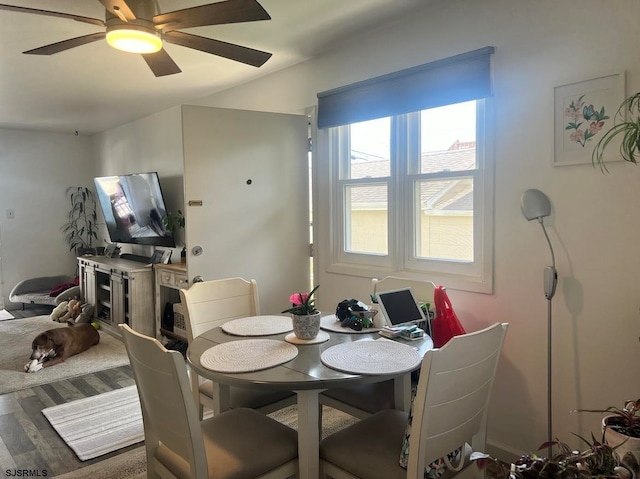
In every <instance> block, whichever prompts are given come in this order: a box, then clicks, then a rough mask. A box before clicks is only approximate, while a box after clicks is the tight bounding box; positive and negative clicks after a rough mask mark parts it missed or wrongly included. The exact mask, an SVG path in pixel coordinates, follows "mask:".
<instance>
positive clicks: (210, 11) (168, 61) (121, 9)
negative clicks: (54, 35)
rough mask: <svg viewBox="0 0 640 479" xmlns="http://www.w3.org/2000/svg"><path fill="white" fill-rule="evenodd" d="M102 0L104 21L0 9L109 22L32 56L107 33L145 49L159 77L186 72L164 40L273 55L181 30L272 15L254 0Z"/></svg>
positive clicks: (245, 57) (240, 56)
mask: <svg viewBox="0 0 640 479" xmlns="http://www.w3.org/2000/svg"><path fill="white" fill-rule="evenodd" d="M98 1H99V2H100V3H101V4H102V5H104V7H105V20H100V19H98V18H91V17H83V16H79V15H73V14H70V13H62V12H52V11H49V10H39V9H36V8H27V7H18V6H14V5H4V4H0V10H9V11H14V12H22V13H33V14H36V15H47V16H51V17H60V18H68V19H70V20H75V21H78V22H83V23H90V24H93V25H98V26H101V27H105V31H103V32H97V33H91V34H89V35H84V36H81V37H76V38H70V39H69V40H63V41H61V42H57V43H52V44H50V45H45V46H43V47H39V48H35V49H33V50H28V51H26V52H23V53H26V54H29V55H53V54H54V53H60V52H62V51H65V50H69V49H70V48H75V47H79V46H81V45H86V44H87V43H92V42H95V41H98V40H102V39H103V38H106V39H107V42H108V43H109V45H111V46H112V47H114V48H117V49H119V50H123V51H127V52H132V53H140V54H142V56H143V58H144V59H145V61H146V62H147V65H149V68H150V69H151V71H152V72H153V74H154V75H155V76H157V77H160V76H165V75H173V74H175V73H180V72H181V71H182V70H180V68H179V67H178V65H177V64H176V63H175V62H174V61H173V59H172V58H171V57H170V56H169V54H168V53H167V52H166V50H165V49H164V48H163V47H162V44H163V42H168V43H173V44H175V45H180V46H183V47H187V48H193V49H195V50H200V51H202V52H206V53H210V54H212V55H218V56H221V57H225V58H228V59H230V60H235V61H237V62H241V63H246V64H248V65H252V66H255V67H259V66H261V65H263V64H264V63H265V62H266V61H267V60H268V59H269V58H271V53H267V52H263V51H260V50H254V49H253V48H247V47H243V46H241V45H236V44H233V43H227V42H223V41H220V40H214V39H212V38H206V37H201V36H198V35H191V34H189V33H184V32H181V31H178V30H179V29H182V28H190V27H201V26H207V25H220V24H225V23H242V22H254V21H258V20H270V19H271V17H270V16H269V14H268V13H267V12H266V10H265V9H264V8H262V5H260V4H259V3H258V2H257V1H256V0H225V1H220V2H217V3H210V4H207V5H200V6H196V7H191V8H185V9H182V10H176V11H173V12H165V13H162V12H161V11H160V7H159V5H158V2H157V0H98Z"/></svg>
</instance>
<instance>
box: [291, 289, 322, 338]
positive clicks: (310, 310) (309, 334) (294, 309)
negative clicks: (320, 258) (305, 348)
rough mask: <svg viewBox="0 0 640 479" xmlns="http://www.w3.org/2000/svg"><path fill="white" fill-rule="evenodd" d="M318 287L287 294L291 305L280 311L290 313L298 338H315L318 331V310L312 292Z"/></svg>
mask: <svg viewBox="0 0 640 479" xmlns="http://www.w3.org/2000/svg"><path fill="white" fill-rule="evenodd" d="M319 287H320V285H318V286H316V287H315V288H313V289H312V290H311V292H310V293H294V294H292V295H291V296H289V302H290V303H291V307H290V308H288V309H285V310H284V311H282V312H283V313H289V314H291V321H292V324H293V332H294V334H295V335H296V337H297V338H298V339H302V340H311V339H315V337H316V336H318V332H320V311H318V310H317V309H316V306H315V298H314V297H313V293H315V292H316V290H317V289H318V288H319Z"/></svg>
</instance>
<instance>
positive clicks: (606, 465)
mask: <svg viewBox="0 0 640 479" xmlns="http://www.w3.org/2000/svg"><path fill="white" fill-rule="evenodd" d="M575 436H576V437H578V438H579V439H580V440H581V441H582V442H584V443H585V444H586V445H587V447H586V448H585V449H584V450H582V451H578V450H574V449H572V448H571V447H569V445H568V444H565V443H564V442H562V441H559V440H555V441H550V442H545V443H544V444H542V445H541V446H540V449H539V450H543V449H548V448H550V447H556V448H557V450H558V452H557V453H555V454H554V455H553V456H551V457H544V456H538V455H537V454H535V453H532V454H524V455H522V456H520V457H519V458H518V459H516V460H515V461H514V462H512V463H511V464H506V463H504V462H502V461H499V460H497V459H495V458H493V457H491V456H489V455H487V454H480V453H473V454H472V456H471V459H472V460H475V461H477V463H478V468H480V469H484V470H485V471H486V473H487V474H486V477H488V478H489V477H490V478H492V479H542V478H546V479H577V478H580V479H595V478H599V479H637V478H638V474H640V471H639V466H638V462H637V461H635V459H634V458H628V459H629V460H628V461H626V462H625V461H622V462H621V461H620V457H619V455H618V453H617V451H616V447H614V446H612V445H610V444H608V443H607V442H606V440H604V439H603V440H602V441H598V440H596V439H595V437H593V435H592V436H591V439H592V440H591V441H587V440H586V439H584V438H582V437H581V436H578V435H577V434H575Z"/></svg>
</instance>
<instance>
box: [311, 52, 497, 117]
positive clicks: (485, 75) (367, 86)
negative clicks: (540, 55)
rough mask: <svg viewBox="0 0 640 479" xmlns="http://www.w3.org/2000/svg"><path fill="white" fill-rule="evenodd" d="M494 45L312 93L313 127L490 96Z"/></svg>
mask: <svg viewBox="0 0 640 479" xmlns="http://www.w3.org/2000/svg"><path fill="white" fill-rule="evenodd" d="M493 52H494V47H485V48H481V49H479V50H474V51H472V52H467V53H462V54H460V55H456V56H453V57H449V58H443V59H442V60H437V61H434V62H430V63H425V64H424V65H418V66H415V67H412V68H408V69H406V70H401V71H398V72H394V73H389V74H386V75H382V76H379V77H376V78H371V79H369V80H364V81H361V82H357V83H352V84H351V85H346V86H343V87H340V88H336V89H333V90H329V91H325V92H321V93H318V127H319V128H329V127H333V126H340V125H347V124H349V123H357V122H360V121H366V120H373V119H375V118H384V117H388V116H395V115H402V114H404V113H409V112H412V111H420V110H425V109H427V108H434V107H438V106H443V105H449V104H452V103H459V102H463V101H469V100H477V99H480V98H486V97H488V96H491V94H492V91H491V55H492V54H493Z"/></svg>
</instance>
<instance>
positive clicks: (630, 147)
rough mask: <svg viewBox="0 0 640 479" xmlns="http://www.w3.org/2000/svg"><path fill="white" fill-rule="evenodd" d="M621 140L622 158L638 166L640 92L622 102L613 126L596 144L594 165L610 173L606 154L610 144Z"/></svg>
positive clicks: (593, 158)
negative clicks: (606, 162) (605, 158)
mask: <svg viewBox="0 0 640 479" xmlns="http://www.w3.org/2000/svg"><path fill="white" fill-rule="evenodd" d="M615 139H620V140H621V143H620V156H621V157H622V159H623V160H624V161H628V162H630V163H634V164H638V161H639V160H640V92H638V93H635V94H634V95H632V96H630V97H629V98H627V99H626V100H624V101H623V102H622V104H621V105H620V108H618V111H617V112H616V114H615V116H614V117H613V126H612V127H611V128H609V130H607V131H606V132H605V133H604V135H603V136H602V138H600V141H598V143H597V144H596V146H595V148H594V149H593V152H592V154H591V160H592V162H593V165H594V166H596V165H598V166H599V167H600V170H602V172H607V171H609V170H608V169H607V165H606V164H605V160H604V152H605V150H606V149H607V147H608V146H609V144H610V143H611V142H612V141H613V140H615Z"/></svg>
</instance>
